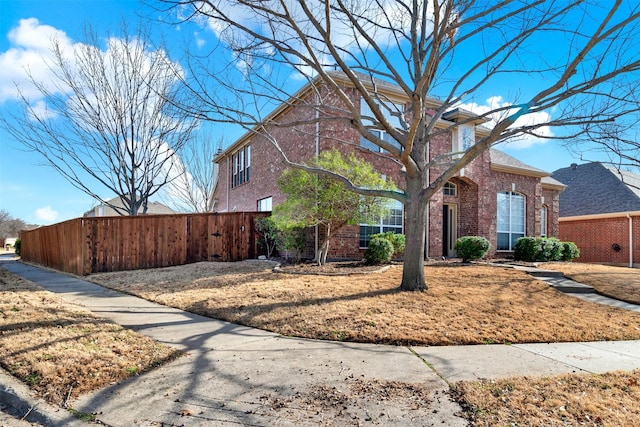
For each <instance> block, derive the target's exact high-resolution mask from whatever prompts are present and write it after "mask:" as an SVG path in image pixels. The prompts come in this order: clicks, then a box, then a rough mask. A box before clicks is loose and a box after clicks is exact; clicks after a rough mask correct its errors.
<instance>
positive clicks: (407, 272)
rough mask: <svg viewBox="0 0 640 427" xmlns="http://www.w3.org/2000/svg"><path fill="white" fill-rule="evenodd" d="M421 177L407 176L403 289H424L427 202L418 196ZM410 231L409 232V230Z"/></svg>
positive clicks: (401, 286)
mask: <svg viewBox="0 0 640 427" xmlns="http://www.w3.org/2000/svg"><path fill="white" fill-rule="evenodd" d="M421 182H422V179H421V178H419V177H418V178H409V177H408V178H407V196H408V198H407V201H406V203H405V212H406V217H405V218H406V228H407V231H408V232H407V233H406V246H405V249H404V263H403V268H402V283H401V284H400V289H402V290H403V291H424V290H426V289H427V284H426V281H425V277H424V256H425V253H424V250H425V248H424V245H425V236H426V229H427V202H426V201H425V200H422V198H421V197H420V190H421ZM409 231H410V232H409Z"/></svg>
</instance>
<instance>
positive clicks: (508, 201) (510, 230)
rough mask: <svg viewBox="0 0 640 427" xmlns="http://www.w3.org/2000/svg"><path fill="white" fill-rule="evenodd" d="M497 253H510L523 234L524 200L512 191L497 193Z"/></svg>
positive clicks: (520, 195)
mask: <svg viewBox="0 0 640 427" xmlns="http://www.w3.org/2000/svg"><path fill="white" fill-rule="evenodd" d="M497 216H498V245H497V250H499V251H512V250H513V248H514V247H515V245H516V240H518V239H519V238H520V237H524V233H525V198H524V196H523V195H522V194H518V193H515V192H512V191H504V192H500V193H498V215H497Z"/></svg>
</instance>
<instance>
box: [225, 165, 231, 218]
mask: <svg viewBox="0 0 640 427" xmlns="http://www.w3.org/2000/svg"><path fill="white" fill-rule="evenodd" d="M230 159H231V158H230V157H227V207H226V210H225V212H231V211H230V210H229V191H230V190H229V188H230V187H231V180H230V179H229V178H230V176H231V175H230V174H231V166H230V164H231V160H230Z"/></svg>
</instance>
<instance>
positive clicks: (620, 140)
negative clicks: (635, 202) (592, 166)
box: [567, 102, 640, 171]
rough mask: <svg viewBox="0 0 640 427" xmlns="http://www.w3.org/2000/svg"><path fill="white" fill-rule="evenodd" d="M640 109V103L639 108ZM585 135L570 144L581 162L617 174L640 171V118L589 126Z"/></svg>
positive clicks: (627, 118) (632, 116) (631, 116)
mask: <svg viewBox="0 0 640 427" xmlns="http://www.w3.org/2000/svg"><path fill="white" fill-rule="evenodd" d="M637 105H638V106H639V107H640V102H639V103H638V104H637ZM583 129H584V132H583V135H582V136H581V137H579V138H575V139H573V140H571V141H569V142H568V143H567V145H568V146H569V148H570V149H571V150H572V151H574V152H575V154H577V156H579V157H580V159H582V160H587V161H599V162H601V163H606V164H609V165H611V166H613V167H615V168H616V169H618V170H636V171H640V131H639V129H640V117H639V116H638V114H637V113H636V114H629V115H626V116H624V117H620V118H618V119H617V120H612V121H610V122H604V123H599V122H598V123H593V124H591V123H588V124H586V125H585V126H584V127H583Z"/></svg>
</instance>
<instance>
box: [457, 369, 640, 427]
mask: <svg viewBox="0 0 640 427" xmlns="http://www.w3.org/2000/svg"><path fill="white" fill-rule="evenodd" d="M454 395H457V397H458V399H459V400H460V401H461V403H462V404H463V407H465V413H466V414H467V415H468V417H469V419H470V420H472V421H473V423H474V425H476V426H516V425H517V426H637V425H639V424H640V405H638V402H640V370H637V371H634V372H612V373H607V374H602V375H584V374H583V375H576V374H574V375H569V374H567V375H559V376H555V377H547V378H510V379H505V380H498V381H479V382H463V383H458V384H456V386H455V387H454Z"/></svg>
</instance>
